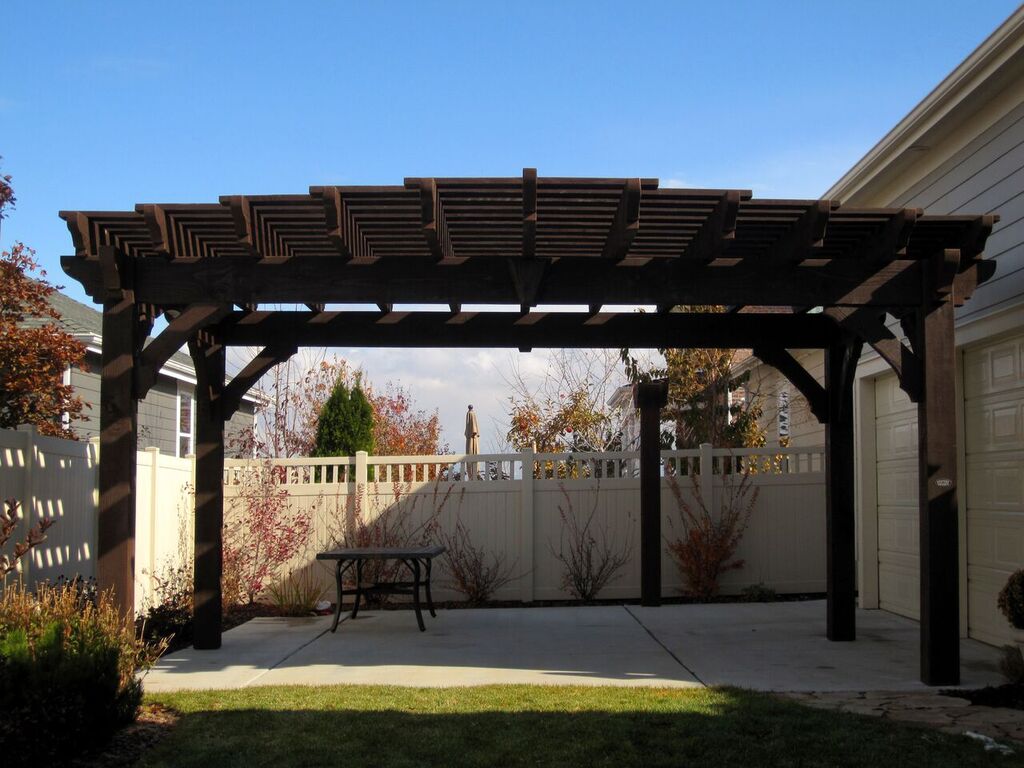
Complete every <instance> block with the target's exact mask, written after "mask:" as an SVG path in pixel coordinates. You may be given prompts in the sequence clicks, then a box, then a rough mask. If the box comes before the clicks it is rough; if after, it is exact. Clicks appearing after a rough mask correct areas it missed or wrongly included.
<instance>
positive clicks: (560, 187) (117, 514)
mask: <svg viewBox="0 0 1024 768" xmlns="http://www.w3.org/2000/svg"><path fill="white" fill-rule="evenodd" d="M61 216H62V217H63V218H64V219H65V221H66V222H67V224H68V228H69V230H70V231H71V235H72V239H73V242H74V247H75V255H74V256H67V257H64V258H63V260H62V266H63V267H64V269H65V271H66V272H67V273H68V275H70V276H71V277H73V278H75V279H77V280H79V281H80V282H81V283H82V285H83V287H84V288H85V290H86V292H87V293H88V294H89V295H90V296H92V297H93V299H94V300H96V301H98V302H102V303H103V304H104V321H103V323H104V349H103V385H102V394H101V402H102V407H101V450H102V455H103V457H104V461H103V462H102V463H101V470H100V526H99V556H98V564H97V573H98V576H99V579H100V581H101V584H102V585H103V586H105V587H106V586H113V587H115V591H116V593H117V596H118V599H119V600H120V601H121V602H122V604H123V605H124V606H125V607H130V606H131V605H132V604H133V596H132V584H133V574H132V548H133V546H134V544H133V538H134V531H133V528H132V526H133V520H134V455H135V454H134V450H135V439H136V434H135V429H136V427H135V416H136V408H137V402H138V399H139V398H140V397H141V396H142V395H143V394H144V393H145V391H146V389H147V388H148V386H150V385H151V380H152V378H153V371H154V370H155V367H158V363H159V361H160V360H161V359H164V358H165V356H166V354H167V353H168V350H169V349H170V348H171V347H173V346H175V345H176V344H180V342H181V341H183V340H186V339H187V340H188V342H189V349H190V352H191V354H192V358H193V361H194V362H195V365H196V374H197V379H198V380H199V386H198V387H197V401H198V407H197V440H196V442H197V469H196V518H197V522H196V563H195V577H196V647H197V648H211V647H217V646H219V644H220V623H219V616H220V613H219V611H220V587H219V579H220V562H221V561H220V557H221V541H220V536H221V523H222V515H223V491H222V485H221V478H222V471H223V440H224V436H223V428H224V420H225V419H226V418H228V417H229V416H230V413H231V412H232V411H233V409H234V408H236V407H237V403H238V401H239V400H240V398H241V397H242V395H244V393H245V391H246V390H247V389H248V388H249V387H250V386H252V384H253V383H254V382H255V381H256V380H257V379H258V378H259V376H260V375H262V373H264V372H265V371H266V370H268V369H269V368H270V367H271V366H272V365H274V364H275V363H276V362H278V361H281V360H284V359H287V357H288V356H289V355H290V354H292V353H293V352H294V351H295V349H296V348H297V347H299V346H304V345H315V346H327V345H347V346H399V347H419V346H453V347H457V346H488V347H490V346H507V347H510V348H518V349H532V348H535V347H602V346H603V347H619V346H627V347H638V346H650V347H686V346H705V347H734V346H735V347H740V346H742V347H751V348H754V350H755V353H756V354H758V355H759V356H760V357H761V358H762V359H763V360H764V361H765V362H767V363H768V364H770V365H774V366H776V367H778V368H779V369H780V370H781V371H782V373H783V374H784V375H786V376H787V377H788V378H790V379H791V380H792V381H793V383H794V385H795V386H796V387H797V388H798V389H799V390H800V391H802V392H804V394H806V395H807V398H808V401H809V402H810V403H811V404H812V407H813V410H814V413H815V415H817V416H818V418H819V419H820V420H821V421H822V422H824V423H825V424H826V442H827V446H828V459H827V462H826V464H827V471H826V476H827V513H826V514H827V530H828V617H827V633H828V636H829V638H830V639H833V640H852V639H853V637H854V634H855V627H854V605H855V601H854V596H855V595H854V588H855V574H854V525H853V501H852V500H853V416H852V385H853V375H854V371H855V370H856V363H857V360H858V358H859V355H860V350H861V347H862V345H863V344H865V343H867V344H870V345H871V346H872V347H873V348H874V349H876V350H877V351H878V352H879V354H880V355H881V356H882V357H883V359H885V360H886V361H887V362H888V363H889V364H890V365H891V366H892V367H893V368H894V369H895V370H896V371H897V373H898V375H899V376H900V382H901V385H902V386H904V388H906V389H907V391H908V392H911V394H912V396H913V397H914V399H915V400H916V402H917V403H918V409H919V420H920V425H921V426H920V428H919V429H920V435H921V438H920V450H919V461H920V467H921V471H920V475H921V491H920V500H921V504H920V506H921V552H922V555H921V563H922V573H921V578H922V622H921V635H922V648H923V654H922V678H923V679H924V680H925V681H926V682H929V683H933V684H944V685H948V684H954V683H956V682H957V680H958V677H959V656H958V646H957V641H958V618H957V611H958V600H957V594H956V590H957V588H958V586H957V580H956V569H957V561H956V536H957V527H956V514H957V507H956V495H955V488H956V472H955V458H956V457H955V452H951V451H950V448H949V446H951V445H953V444H955V428H954V424H953V421H952V414H953V413H954V412H955V408H954V400H953V398H954V392H953V368H952V360H953V336H952V317H953V314H952V313H953V308H954V307H955V306H958V305H960V304H962V303H963V302H964V301H966V300H967V299H968V298H969V297H970V295H971V294H972V293H973V291H974V290H975V289H976V288H977V286H978V285H979V284H980V283H981V282H983V281H984V280H985V279H986V278H987V277H988V276H990V274H991V272H992V263H991V262H988V261H985V260H984V259H983V257H982V251H983V249H984V245H985V241H986V238H987V236H988V234H989V232H990V231H991V229H992V225H993V223H994V222H995V220H996V219H995V217H993V216H962V215H961V216H932V215H924V214H923V213H922V211H920V210H919V209H905V208H893V209H877V208H875V209H862V208H855V207H844V206H842V205H840V204H839V203H838V202H837V201H832V200H803V201H800V200H759V199H756V198H754V197H753V196H752V195H751V193H750V191H749V190H705V189H674V188H669V189H662V188H660V187H659V184H658V181H657V179H649V178H631V179H623V178H559V177H538V175H537V172H536V170H535V169H531V168H527V169H525V170H524V171H523V174H522V176H521V177H513V178H468V179H460V178H407V179H405V180H404V182H403V184H402V185H400V186H316V187H310V189H309V193H308V194H304V195H269V196H244V195H232V196H226V197H222V198H220V200H219V202H218V203H214V204H197V205H182V204H174V205H170V204H167V205H161V204H149V203H147V204H141V205H139V206H136V208H135V210H134V211H127V212H121V211H115V212H98V211H70V212H63V213H61ZM402 303H415V304H428V305H436V306H437V311H416V312H411V311H402V310H396V305H398V304H402ZM275 304H304V305H305V306H306V307H308V308H309V310H310V311H308V312H305V311H260V309H259V307H260V306H261V305H263V306H267V305H275ZM337 304H342V305H344V304H360V305H366V304H369V305H376V307H377V308H378V310H379V311H377V312H373V311H358V312H357V311H347V310H344V309H343V310H341V311H337V310H336V309H335V308H334V307H330V305H337ZM479 304H492V305H505V306H506V307H508V306H511V307H515V308H517V311H507V310H502V311H494V312H467V311H464V310H463V307H464V306H465V305H479ZM544 305H572V306H574V307H578V308H579V309H576V310H574V311H569V312H564V311H560V312H554V311H550V312H546V311H542V310H543V307H544ZM610 305H640V306H653V307H655V308H656V309H657V310H658V311H657V312H655V313H637V312H617V313H616V312H606V311H602V310H603V308H604V307H607V306H610ZM679 305H723V306H726V307H728V308H729V311H728V312H726V313H720V314H718V313H710V314H709V313H687V312H675V311H671V310H672V309H673V308H674V307H678V306H679ZM236 306H237V307H239V308H240V311H236V310H233V307H236ZM537 307H540V308H541V310H537V309H535V308H537ZM779 307H793V308H797V309H796V310H794V311H792V312H790V313H785V314H779V313H778V312H777V309H778V308H779ZM815 307H821V308H822V311H821V312H817V313H814V312H808V310H810V309H812V308H815ZM583 308H586V309H585V310H584V309H583ZM162 312H166V313H167V314H168V317H170V318H171V325H170V326H169V327H168V328H167V329H166V330H165V331H164V332H163V333H162V334H161V335H160V336H159V337H158V338H157V339H156V340H155V341H154V342H152V343H151V344H150V345H149V346H148V347H146V349H143V344H142V342H143V340H144V339H145V336H146V334H147V332H148V329H149V327H150V326H151V324H152V321H153V319H154V318H155V317H156V316H157V315H159V314H160V313H162ZM886 316H891V317H894V318H897V319H898V320H899V322H900V323H901V325H902V327H903V329H904V331H905V332H906V333H907V335H908V343H907V344H903V343H902V342H900V341H899V339H897V338H896V336H895V335H894V334H893V333H892V331H891V330H889V329H888V328H887V327H886V325H885V322H884V318H885V317H886ZM229 345H251V346H257V347H260V348H262V350H263V351H262V352H261V353H259V355H258V356H257V358H256V359H255V360H254V361H253V362H252V363H251V364H250V365H249V366H248V367H247V368H246V369H245V370H244V371H242V372H241V373H239V374H238V375H237V376H236V377H235V378H234V379H233V380H232V381H231V382H230V383H225V380H224V377H225V372H224V352H225V348H226V346H229ZM800 348H810V349H822V350H824V351H825V355H826V366H825V368H826V375H825V382H824V384H821V383H819V382H817V381H816V380H815V379H814V378H813V377H812V376H811V375H810V373H808V372H807V371H806V370H805V369H803V368H802V367H801V366H800V365H799V363H798V362H797V361H796V359H795V358H794V357H793V356H792V355H791V354H790V353H789V352H788V351H787V350H792V349H800ZM661 400H662V398H661V395H660V390H658V389H657V388H653V389H650V390H649V391H648V390H644V392H641V393H639V395H638V403H639V406H640V408H641V411H642V421H643V423H644V424H646V425H647V429H646V430H645V433H650V434H655V433H656V432H657V430H656V428H655V427H656V424H657V419H658V416H657V409H658V408H659V407H660V406H659V403H660V402H661ZM648 442H650V440H648ZM642 454H643V456H644V459H643V462H642V463H643V464H644V467H643V476H644V478H645V480H644V487H645V489H646V490H645V491H644V493H643V501H642V505H641V506H642V509H641V527H642V530H643V532H644V534H643V536H644V541H645V542H646V544H645V546H644V547H643V555H642V564H641V570H642V572H643V579H642V585H643V599H644V601H645V602H646V603H656V602H657V599H658V595H657V594H656V592H657V591H658V589H659V586H658V585H659V584H660V577H659V576H658V571H657V567H656V563H655V562H654V561H655V560H656V559H658V558H657V557H656V550H657V547H658V546H659V545H657V542H658V541H659V540H660V538H659V536H660V534H659V533H658V530H659V528H658V526H659V525H660V522H659V521H660V510H659V507H658V505H659V504H660V502H659V500H658V496H659V495H658V493H657V492H656V491H655V487H654V486H653V485H651V483H652V482H653V480H652V478H656V473H657V466H656V461H657V451H656V450H654V448H652V446H651V445H646V446H645V447H644V449H643V450H642ZM111 457H113V461H110V459H111ZM652 462H653V464H652Z"/></svg>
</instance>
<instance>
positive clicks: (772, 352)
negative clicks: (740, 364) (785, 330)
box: [732, 315, 829, 424]
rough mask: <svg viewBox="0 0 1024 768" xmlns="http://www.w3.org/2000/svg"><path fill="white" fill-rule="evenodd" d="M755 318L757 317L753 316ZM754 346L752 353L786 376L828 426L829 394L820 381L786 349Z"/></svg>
mask: <svg viewBox="0 0 1024 768" xmlns="http://www.w3.org/2000/svg"><path fill="white" fill-rule="evenodd" d="M732 317H752V315H732ZM753 317H757V316H756V315H753ZM780 317H794V318H800V319H805V318H806V317H808V316H800V315H780ZM781 338H785V337H781ZM752 346H753V349H752V350H751V351H752V352H753V355H754V357H756V358H758V359H759V360H760V361H761V362H762V363H764V364H765V365H770V366H771V367H772V368H774V369H776V370H777V371H778V372H779V373H781V374H782V375H783V376H785V377H786V378H787V379H788V380H789V382H790V383H791V384H792V385H793V386H794V387H796V388H797V391H799V392H800V394H801V395H803V396H804V399H805V400H807V407H808V408H810V410H811V413H813V414H814V416H815V417H816V418H817V419H818V421H820V422H821V423H822V424H827V423H828V421H829V410H828V392H827V391H826V389H825V387H823V386H822V385H821V384H819V383H818V380H817V379H815V378H814V377H813V376H812V375H811V374H810V373H808V372H807V369H806V368H804V367H803V366H802V365H800V363H799V362H797V360H796V358H794V357H793V355H791V354H790V353H789V352H788V351H786V350H785V349H779V348H778V347H770V346H758V345H752Z"/></svg>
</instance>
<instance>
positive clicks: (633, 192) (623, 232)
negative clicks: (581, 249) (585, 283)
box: [601, 179, 640, 263]
mask: <svg viewBox="0 0 1024 768" xmlns="http://www.w3.org/2000/svg"><path fill="white" fill-rule="evenodd" d="M639 231H640V179H626V183H625V185H624V186H623V189H622V196H621V197H620V198H619V205H618V207H617V208H616V209H615V218H613V219H612V225H611V228H610V229H609V230H608V235H607V237H606V238H605V241H604V248H602V249H601V257H602V258H603V259H606V260H609V261H613V262H616V263H618V262H621V261H622V260H623V259H625V258H626V255H627V254H628V253H629V247H630V246H631V245H632V244H633V239H634V238H635V237H636V235H637V232H639Z"/></svg>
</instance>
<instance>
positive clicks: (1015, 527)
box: [963, 334, 1024, 645]
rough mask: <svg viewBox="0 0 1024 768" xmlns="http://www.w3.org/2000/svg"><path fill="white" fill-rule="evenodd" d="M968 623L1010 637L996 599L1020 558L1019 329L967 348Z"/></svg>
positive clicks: (991, 638) (1023, 547)
mask: <svg viewBox="0 0 1024 768" xmlns="http://www.w3.org/2000/svg"><path fill="white" fill-rule="evenodd" d="M963 360H964V432H965V441H964V444H965V451H966V454H967V461H966V468H965V470H966V476H967V489H966V494H965V498H966V507H967V513H966V514H967V596H968V608H967V614H968V626H969V632H970V635H971V636H972V637H976V638H978V639H979V640H983V641H985V642H988V643H993V644H996V645H999V644H1002V643H1006V642H1010V640H1011V634H1010V628H1009V625H1008V624H1007V622H1006V620H1005V619H1004V618H1003V616H1002V614H1001V613H999V609H998V607H997V605H996V600H997V596H998V594H999V590H1000V589H1002V587H1003V585H1004V584H1005V583H1006V579H1007V577H1008V576H1009V575H1010V573H1012V572H1013V571H1014V570H1015V569H1017V568H1020V567H1021V566H1022V565H1024V335H1019V334H1018V335H1017V336H1015V337H1013V338H1008V339H1003V340H1000V341H997V342H990V343H988V344H984V345H980V346H978V347H975V348H973V349H968V350H966V351H965V352H964V356H963Z"/></svg>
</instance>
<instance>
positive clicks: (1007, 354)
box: [964, 337, 1024, 398]
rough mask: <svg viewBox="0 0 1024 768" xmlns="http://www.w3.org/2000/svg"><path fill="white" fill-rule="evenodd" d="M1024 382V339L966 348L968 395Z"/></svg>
mask: <svg viewBox="0 0 1024 768" xmlns="http://www.w3.org/2000/svg"><path fill="white" fill-rule="evenodd" d="M1022 383H1024V339H1021V338H1019V337H1018V338H1014V339H1007V340H1006V341H1001V342H997V343H995V344H987V345H985V346H981V347H975V348H974V349H969V350H967V351H966V352H964V393H965V395H966V396H967V397H968V398H975V397H983V396H985V395H990V394H994V393H997V392H1008V391H1013V390H1015V389H1017V388H1018V387H1020V386H1021V384H1022Z"/></svg>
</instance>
